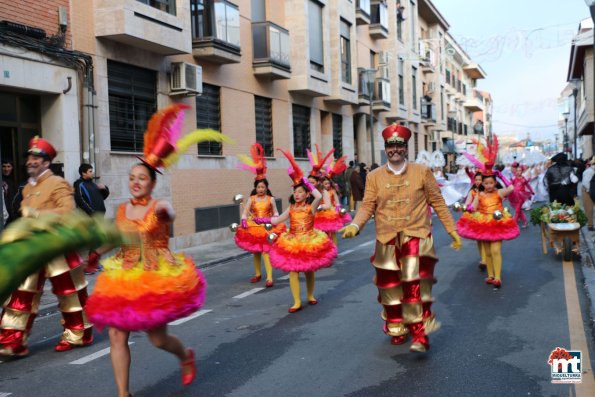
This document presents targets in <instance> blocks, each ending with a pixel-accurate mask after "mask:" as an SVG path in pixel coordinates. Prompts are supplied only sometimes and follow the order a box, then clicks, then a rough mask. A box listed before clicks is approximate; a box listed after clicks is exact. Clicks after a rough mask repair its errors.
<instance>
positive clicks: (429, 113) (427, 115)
mask: <svg viewBox="0 0 595 397" xmlns="http://www.w3.org/2000/svg"><path fill="white" fill-rule="evenodd" d="M421 117H422V119H424V121H426V122H431V123H435V122H436V104H435V103H432V102H427V101H425V100H423V99H422V101H421Z"/></svg>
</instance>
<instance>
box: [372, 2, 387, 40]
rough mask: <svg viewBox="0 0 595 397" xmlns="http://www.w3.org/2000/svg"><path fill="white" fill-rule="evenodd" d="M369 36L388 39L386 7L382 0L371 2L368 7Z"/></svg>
mask: <svg viewBox="0 0 595 397" xmlns="http://www.w3.org/2000/svg"><path fill="white" fill-rule="evenodd" d="M370 10H371V16H370V36H372V37H375V38H387V37H388V5H387V4H386V2H385V1H384V0H372V5H371V6H370Z"/></svg>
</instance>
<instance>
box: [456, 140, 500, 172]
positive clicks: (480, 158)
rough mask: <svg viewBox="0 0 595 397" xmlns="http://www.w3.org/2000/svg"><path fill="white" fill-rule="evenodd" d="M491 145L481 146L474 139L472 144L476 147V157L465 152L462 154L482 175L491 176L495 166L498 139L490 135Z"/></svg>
mask: <svg viewBox="0 0 595 397" xmlns="http://www.w3.org/2000/svg"><path fill="white" fill-rule="evenodd" d="M492 137H493V139H492V143H491V144H489V143H488V144H486V145H485V146H484V145H482V144H481V142H480V141H479V140H478V139H474V140H473V143H475V144H476V145H477V157H476V156H473V155H471V154H469V153H467V152H463V154H464V155H465V157H467V159H469V161H471V163H473V165H474V166H475V167H477V168H478V169H479V170H480V172H481V173H482V174H483V175H493V174H494V171H493V168H494V165H495V164H496V158H497V157H498V137H497V136H496V134H493V135H492Z"/></svg>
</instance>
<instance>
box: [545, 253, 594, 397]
mask: <svg viewBox="0 0 595 397" xmlns="http://www.w3.org/2000/svg"><path fill="white" fill-rule="evenodd" d="M562 267H563V269H564V294H565V295H566V311H567V313H568V328H569V331H570V349H571V350H580V351H581V352H582V357H581V367H582V370H583V376H582V383H576V384H575V385H574V390H575V391H576V395H577V397H581V396H592V395H593V394H592V393H593V390H595V378H594V377H593V370H592V368H591V357H590V356H589V345H588V344H587V338H586V336H585V329H584V323H583V314H582V313H581V306H580V303H579V300H578V291H577V289H576V279H575V276H574V264H573V262H572V261H562ZM553 348H554V347H553V346H552V349H553Z"/></svg>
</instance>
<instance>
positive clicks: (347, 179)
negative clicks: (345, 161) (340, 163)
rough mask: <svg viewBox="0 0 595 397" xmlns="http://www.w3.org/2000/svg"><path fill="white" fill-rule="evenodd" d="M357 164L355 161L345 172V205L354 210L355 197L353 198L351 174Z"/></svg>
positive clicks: (351, 162) (350, 163)
mask: <svg viewBox="0 0 595 397" xmlns="http://www.w3.org/2000/svg"><path fill="white" fill-rule="evenodd" d="M354 165H355V163H354V162H353V161H350V162H349V167H347V169H346V170H345V172H344V174H345V187H346V191H347V193H346V196H347V197H346V199H347V201H346V202H345V205H346V206H347V205H349V209H353V197H352V196H351V174H352V173H353V168H354V167H353V166H354Z"/></svg>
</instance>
